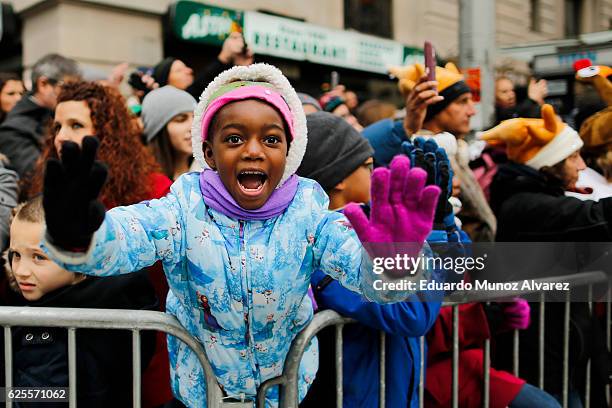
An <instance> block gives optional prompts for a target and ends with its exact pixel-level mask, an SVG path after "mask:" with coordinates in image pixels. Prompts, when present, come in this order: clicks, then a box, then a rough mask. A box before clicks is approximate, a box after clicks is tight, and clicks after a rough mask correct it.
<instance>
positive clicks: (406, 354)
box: [311, 271, 441, 408]
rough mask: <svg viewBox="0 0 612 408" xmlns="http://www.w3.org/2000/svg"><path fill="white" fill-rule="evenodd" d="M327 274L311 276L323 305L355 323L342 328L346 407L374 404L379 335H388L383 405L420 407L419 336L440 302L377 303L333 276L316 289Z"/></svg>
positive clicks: (315, 291) (434, 314)
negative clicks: (346, 286)
mask: <svg viewBox="0 0 612 408" xmlns="http://www.w3.org/2000/svg"><path fill="white" fill-rule="evenodd" d="M325 276H326V275H325V274H324V273H323V272H321V271H316V272H315V273H314V274H313V276H312V279H311V284H312V287H313V289H314V293H315V297H316V300H317V303H318V305H319V307H320V308H321V309H332V310H334V311H336V312H338V313H340V314H341V315H343V316H345V317H350V318H353V319H355V320H357V321H359V323H357V324H350V325H347V326H345V327H344V331H343V340H344V347H343V372H344V376H343V379H344V382H343V385H344V406H345V407H347V408H355V407H363V408H369V407H377V406H378V398H379V393H380V390H379V372H380V371H379V367H380V365H379V362H380V358H379V353H380V333H379V331H380V330H382V331H384V332H385V333H386V343H385V351H386V359H385V365H386V370H385V371H386V392H385V398H386V406H387V407H389V408H400V407H401V408H405V407H418V402H419V395H418V385H419V374H420V365H421V351H420V345H419V337H420V336H423V335H425V334H426V333H427V332H428V331H429V329H430V328H431V327H432V326H433V324H434V322H435V320H436V318H437V317H438V313H439V311H440V306H441V302H440V301H439V300H432V301H429V302H423V301H421V300H418V299H415V300H414V301H413V302H399V303H394V304H388V305H379V304H377V303H372V302H368V301H366V300H364V299H363V297H361V296H359V295H358V294H355V293H354V292H351V291H349V290H346V289H345V288H343V287H342V286H341V285H340V284H339V283H338V282H337V281H335V280H331V281H329V284H327V285H325V286H324V287H322V288H321V289H320V290H318V289H317V287H318V286H319V285H320V284H321V283H322V281H323V279H324V278H325Z"/></svg>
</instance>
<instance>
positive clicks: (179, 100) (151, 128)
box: [142, 85, 196, 144]
mask: <svg viewBox="0 0 612 408" xmlns="http://www.w3.org/2000/svg"><path fill="white" fill-rule="evenodd" d="M195 107H196V100H195V99H194V98H193V96H191V95H190V94H188V93H187V92H185V91H181V90H180V89H177V88H175V87H173V86H171V85H166V86H164V87H161V88H158V89H155V90H153V91H151V92H149V93H148V94H147V96H145V98H144V100H143V101H142V122H143V124H144V132H143V133H144V137H145V141H146V142H147V144H148V143H150V142H151V140H153V138H154V137H155V135H157V134H158V133H159V131H160V130H162V129H163V128H164V126H166V124H167V123H168V122H170V121H171V120H172V118H173V117H175V116H176V115H178V114H181V113H185V112H193V110H194V109H195Z"/></svg>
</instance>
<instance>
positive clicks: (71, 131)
mask: <svg viewBox="0 0 612 408" xmlns="http://www.w3.org/2000/svg"><path fill="white" fill-rule="evenodd" d="M57 102H58V104H57V108H56V111H55V118H54V122H53V125H52V126H51V132H50V134H49V136H48V137H47V139H46V141H45V146H44V149H43V154H42V155H41V157H40V159H39V160H38V163H37V165H36V171H35V173H34V178H33V180H32V186H31V188H30V189H29V192H30V194H29V195H30V196H32V195H36V194H38V193H40V192H41V191H42V185H43V175H44V167H45V163H46V161H47V159H49V158H51V157H53V158H57V157H58V156H59V152H60V151H61V144H62V143H63V142H65V141H68V140H70V141H73V142H76V143H78V144H80V143H81V141H82V140H83V137H85V136H87V135H94V136H96V137H97V138H98V140H99V141H100V148H99V150H98V160H100V161H102V162H103V163H105V164H106V165H107V166H108V170H109V179H108V181H107V182H106V184H105V186H104V189H103V190H102V201H103V202H104V204H105V206H106V207H107V208H112V207H116V206H120V205H129V204H134V203H137V202H140V201H143V200H148V199H151V198H154V196H161V195H164V193H166V192H167V190H168V188H169V186H170V181H169V180H168V179H167V178H166V177H164V176H163V175H162V174H161V173H160V171H161V170H160V169H159V167H158V165H157V164H156V161H155V158H154V157H153V156H152V154H151V153H150V152H149V151H148V149H146V148H145V147H144V145H143V144H142V142H141V136H140V129H139V127H138V125H137V124H136V122H135V121H134V120H133V119H132V117H131V115H130V113H129V111H128V109H127V107H126V104H125V100H124V98H123V97H122V96H121V94H119V92H117V91H116V90H115V89H113V88H110V87H105V86H102V85H99V84H96V83H94V82H70V83H67V84H65V85H64V86H63V87H62V90H61V92H60V94H59V96H58V101H57ZM164 189H165V190H166V191H163V190H164Z"/></svg>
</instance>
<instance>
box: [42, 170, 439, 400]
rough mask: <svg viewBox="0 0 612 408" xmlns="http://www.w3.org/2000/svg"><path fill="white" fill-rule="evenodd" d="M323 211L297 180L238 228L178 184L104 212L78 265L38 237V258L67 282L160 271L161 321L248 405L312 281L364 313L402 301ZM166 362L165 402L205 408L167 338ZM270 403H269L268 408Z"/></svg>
mask: <svg viewBox="0 0 612 408" xmlns="http://www.w3.org/2000/svg"><path fill="white" fill-rule="evenodd" d="M327 208H328V198H327V195H326V194H325V192H324V191H323V189H322V188H321V187H320V186H319V185H318V184H317V183H316V182H314V181H312V180H309V179H303V178H300V180H299V185H298V190H297V192H296V194H295V197H294V199H293V201H292V202H291V204H290V205H289V207H287V209H286V210H285V211H284V212H283V213H282V214H281V215H279V216H277V217H274V218H271V219H268V220H265V221H237V220H234V219H231V218H228V217H227V216H225V215H223V214H221V213H219V212H217V211H215V210H213V209H211V208H209V207H207V206H206V205H205V204H204V201H203V199H202V194H201V191H200V184H199V173H188V174H186V175H183V176H181V177H180V178H179V179H178V180H177V181H176V182H175V183H174V184H173V185H172V188H171V191H170V193H169V194H168V195H167V196H166V197H164V198H161V199H159V200H151V201H148V202H143V203H140V204H135V205H131V206H127V207H116V208H113V209H112V210H110V211H108V212H107V213H106V218H105V220H104V222H103V224H102V226H101V227H100V229H99V230H98V231H97V232H96V233H95V235H94V237H93V241H92V245H91V246H90V249H89V250H88V252H87V253H86V254H77V253H70V252H65V251H62V250H61V249H59V248H56V247H54V246H53V245H52V243H51V242H50V237H48V236H45V239H44V240H43V248H44V249H45V250H46V251H47V253H48V254H49V255H50V256H51V259H53V260H54V261H55V262H57V263H58V264H59V265H60V266H62V267H63V268H65V269H67V270H70V271H79V272H83V273H86V274H91V275H100V276H104V275H110V274H119V273H128V272H132V271H137V270H140V269H142V268H144V267H146V266H149V265H152V264H153V263H155V262H156V261H161V262H162V264H163V267H164V271H165V273H166V277H167V279H168V284H169V286H170V292H169V294H168V298H167V305H166V307H167V312H168V313H170V314H171V315H174V316H176V318H177V319H178V321H179V322H180V323H181V325H183V327H185V328H186V329H187V331H189V332H190V333H191V334H192V335H193V336H194V337H195V338H196V339H198V340H199V341H200V343H201V344H202V346H203V347H204V349H205V350H206V353H207V356H208V359H209V361H210V363H211V366H212V368H213V370H214V372H215V375H216V377H217V380H218V382H219V383H220V385H221V386H222V387H223V389H224V391H225V393H226V394H227V395H228V396H231V397H240V396H246V397H247V398H248V397H251V398H252V397H254V396H255V395H256V390H257V388H258V387H259V385H260V384H261V383H262V382H264V381H265V380H267V379H269V378H273V377H276V376H278V375H280V374H281V372H282V368H283V363H284V360H285V357H286V355H287V352H288V350H289V347H290V345H291V342H292V340H293V339H294V338H295V336H296V335H297V334H298V333H299V332H300V331H301V330H302V329H303V328H304V327H305V326H306V325H307V324H308V323H309V322H310V320H311V319H312V313H313V310H312V304H311V302H310V299H309V297H308V296H307V290H308V285H309V284H310V278H311V275H312V273H313V271H314V270H316V269H320V270H322V271H324V272H325V273H326V274H329V275H330V276H331V277H333V278H334V279H337V280H338V281H339V282H340V283H341V284H342V285H343V286H344V287H346V288H348V289H350V290H352V291H355V292H358V293H361V294H363V295H365V297H367V298H368V299H371V300H374V301H379V302H383V301H398V300H400V299H405V298H406V297H407V296H408V295H409V293H406V292H401V291H394V292H382V291H376V290H374V289H373V284H372V282H373V280H374V279H380V276H378V275H374V274H373V273H372V269H371V262H370V261H369V258H368V257H367V254H365V251H364V250H363V247H362V245H361V243H360V242H359V239H358V238H357V235H356V233H355V231H354V230H353V229H352V228H351V226H350V224H349V223H348V221H347V219H346V218H345V217H344V215H342V214H339V213H336V212H331V211H329V210H328V209H327ZM426 278H427V277H426V276H424V275H423V274H422V273H417V274H416V275H415V276H414V279H415V280H420V279H426ZM357 296H359V295H357ZM168 351H169V357H170V371H171V383H172V389H173V392H174V394H175V395H176V396H177V397H178V398H180V399H181V400H182V401H183V402H184V403H185V404H186V405H187V406H190V407H204V406H206V390H205V383H204V378H203V372H202V369H201V367H200V364H199V362H198V360H197V358H196V356H195V355H194V353H193V352H192V351H191V349H189V348H188V347H186V346H185V345H184V344H183V343H181V342H179V341H178V340H177V339H175V338H173V337H171V336H169V337H168ZM317 354H318V346H317V342H316V339H314V340H313V341H312V342H311V344H310V345H309V347H308V348H307V350H306V352H305V354H304V358H303V360H302V363H301V365H300V375H299V384H298V388H299V393H300V397H301V398H303V396H304V395H305V394H306V391H307V389H308V387H309V386H310V384H311V383H312V381H313V379H314V377H315V374H316V371H317V366H318V355H317ZM277 392H278V390H277V389H276V388H275V389H274V390H273V392H270V393H269V394H268V404H269V405H272V406H274V405H276V402H277V399H278V398H277Z"/></svg>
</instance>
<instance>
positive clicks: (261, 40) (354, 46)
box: [170, 1, 423, 74]
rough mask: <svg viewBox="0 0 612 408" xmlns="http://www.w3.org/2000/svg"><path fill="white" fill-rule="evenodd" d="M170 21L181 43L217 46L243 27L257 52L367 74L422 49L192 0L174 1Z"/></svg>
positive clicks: (414, 57) (419, 55) (413, 58)
mask: <svg viewBox="0 0 612 408" xmlns="http://www.w3.org/2000/svg"><path fill="white" fill-rule="evenodd" d="M170 21H171V24H172V31H173V33H174V34H175V35H176V36H177V37H178V38H180V39H182V40H184V41H191V42H197V43H205V44H213V45H221V44H222V43H223V41H224V40H225V38H226V37H227V36H228V35H229V34H230V33H232V32H234V31H242V33H243V35H244V37H245V40H246V42H247V44H248V46H249V47H250V48H251V49H252V50H253V52H255V53H256V54H262V55H270V56H274V57H279V58H286V59H290V60H297V61H310V62H314V63H317V64H322V65H331V66H337V67H342V68H349V69H356V70H361V71H367V72H376V73H381V74H384V73H387V69H388V67H389V66H391V65H407V64H411V63H414V62H420V61H422V59H423V51H422V50H421V49H418V48H414V47H407V46H405V45H403V44H401V43H399V42H396V41H392V40H387V39H384V38H379V37H375V36H371V35H366V34H361V33H357V32H352V31H345V30H336V29H331V28H326V27H321V26H317V25H314V24H309V23H304V22H301V21H296V20H292V19H289V18H283V17H278V16H272V15H268V14H264V13H259V12H255V11H238V10H231V9H226V8H221V7H215V6H208V5H205V4H202V3H197V2H194V1H178V2H176V3H174V4H173V5H172V6H171V7H170Z"/></svg>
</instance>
